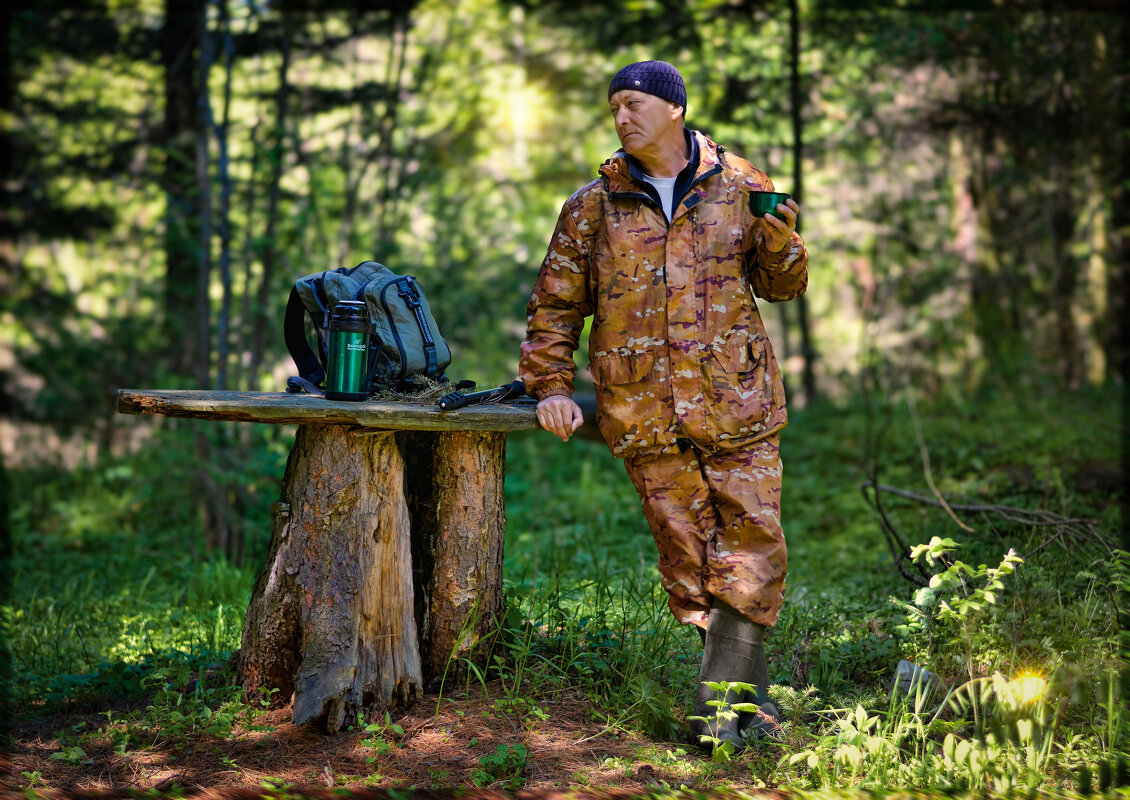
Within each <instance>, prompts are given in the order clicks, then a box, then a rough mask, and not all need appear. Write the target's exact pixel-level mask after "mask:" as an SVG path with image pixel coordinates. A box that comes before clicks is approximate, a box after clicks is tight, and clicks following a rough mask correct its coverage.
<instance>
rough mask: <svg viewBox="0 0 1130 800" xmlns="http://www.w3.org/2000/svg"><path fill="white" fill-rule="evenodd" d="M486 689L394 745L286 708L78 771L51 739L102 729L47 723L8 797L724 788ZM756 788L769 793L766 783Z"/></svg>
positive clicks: (400, 720)
mask: <svg viewBox="0 0 1130 800" xmlns="http://www.w3.org/2000/svg"><path fill="white" fill-rule="evenodd" d="M487 690H488V694H486V695H484V694H483V692H482V691H481V690H478V689H473V690H472V691H471V693H470V696H462V697H459V696H456V697H454V698H445V699H444V700H442V701H438V699H437V697H436V696H434V695H433V696H425V697H424V698H422V699H421V700H419V701H417V702H415V703H413V704H412V705H411V706H410V707H409V708H407V709H406V710H405V711H402V712H400V713H398V714H395V715H393V716H392V718H391V721H392V722H393V723H395V724H397V725H399V726H400V727H401V728H402V729H403V731H404V733H403V734H402V735H401V734H397V733H395V732H393V731H392V730H391V728H390V729H389V730H388V731H387V732H385V733H384V734H383V735H374V733H366V732H364V731H362V730H351V731H344V732H341V733H338V734H333V735H327V734H325V733H323V732H321V731H320V730H318V729H311V727H310V726H305V727H298V726H295V725H294V724H293V723H291V722H290V708H289V707H286V708H281V709H277V710H274V711H270V712H267V713H266V714H265V715H263V716H261V717H260V718H259V719H258V720H257V727H258V726H268V727H270V728H272V730H258V731H256V730H245V729H241V728H240V727H238V726H237V727H236V728H235V729H233V731H232V735H231V736H230V737H228V738H225V739H218V738H213V737H205V738H202V739H200V740H198V741H195V742H193V741H189V742H187V743H185V742H181V743H180V746H179V747H178V746H176V743H172V742H168V741H165V740H163V738H162V737H161V736H160V735H159V734H158V735H157V736H156V738H155V740H154V741H153V743H152V745H151V746H148V747H144V748H142V749H138V750H127V751H126V752H125V753H124V754H121V753H118V752H116V751H115V749H114V747H113V743H112V742H110V741H109V739H106V738H103V739H99V738H98V737H91V738H90V739H88V740H87V741H86V742H84V743H83V749H84V750H85V752H86V759H85V763H81V764H78V765H72V764H69V763H67V762H66V761H63V760H59V759H52V758H51V756H52V754H54V753H57V752H59V751H60V743H59V741H58V739H57V738H56V736H57V732H58V731H59V730H62V729H65V728H67V727H70V726H74V725H76V724H79V723H81V722H82V720H84V719H85V720H86V725H87V727H86V729H87V730H95V731H96V730H98V729H99V727H100V726H102V725H105V723H106V718H105V717H104V716H103V715H101V714H91V715H90V716H87V717H83V716H81V715H78V716H76V715H73V714H72V715H69V716H67V717H63V716H54V717H45V718H41V719H38V720H34V721H30V722H26V723H17V724H15V725H13V727H12V731H11V732H12V735H13V739H14V742H13V747H12V752H11V753H10V758H11V763H10V772H9V775H10V776H11V777H10V783H9V788H10V789H17V790H21V789H25V788H27V787H28V786H29V785H31V786H32V787H33V788H34V789H35V790H36V791H37V792H40V793H41V794H42V795H45V796H47V797H50V796H53V795H61V794H64V793H66V794H69V793H71V792H74V791H76V790H78V791H93V792H98V793H103V792H109V793H114V794H117V793H118V792H121V791H123V790H135V791H136V790H142V791H144V790H148V789H156V790H158V791H161V792H164V791H170V790H176V789H177V788H180V789H183V790H185V791H187V792H190V793H192V792H197V791H199V790H202V789H209V790H219V791H220V792H221V796H227V793H229V792H234V793H235V794H240V792H239V791H238V790H239V789H258V790H262V788H263V787H267V786H275V787H280V788H281V787H284V786H287V785H290V786H293V787H296V788H302V789H305V790H317V789H321V790H332V789H335V788H348V789H351V790H354V791H361V790H368V789H394V788H401V789H403V788H409V787H414V788H416V789H420V790H422V789H432V790H440V791H444V792H448V791H450V790H452V789H460V788H461V789H463V790H465V791H469V793H470V794H471V796H474V795H475V794H476V793H480V792H482V791H483V790H487V792H488V793H489V791H490V790H499V791H500V792H512V791H515V790H518V789H521V790H522V794H523V795H525V794H527V793H533V795H534V796H544V795H552V794H556V793H558V792H560V791H562V790H567V791H573V792H576V791H581V792H585V791H590V790H593V791H600V792H607V791H609V790H612V791H614V793H615V794H619V793H620V792H621V791H625V792H628V793H632V792H638V793H646V792H648V791H650V790H655V789H661V788H665V787H667V786H669V787H671V788H674V789H678V788H679V787H680V786H682V785H685V786H686V787H687V788H688V789H697V790H703V789H707V788H711V786H712V785H716V781H717V780H718V779H719V778H722V777H723V776H722V775H720V774H718V773H717V772H715V773H713V775H712V777H711V778H710V779H707V778H704V777H703V775H704V772H705V773H706V774H708V775H709V774H711V773H710V771H709V770H705V771H704V770H703V769H701V767H702V766H703V764H704V763H705V762H706V761H708V759H707V758H705V757H704V755H703V754H702V753H701V752H700V751H699V750H697V749H696V748H694V747H691V746H690V745H686V744H680V743H678V742H670V743H664V742H656V741H652V740H649V739H647V738H646V737H644V736H642V735H629V734H623V733H617V732H614V731H608V730H607V729H606V725H607V722H606V721H605V720H604V718H603V717H600V718H596V717H598V716H599V715H594V714H593V713H591V712H592V710H591V708H590V706H589V705H588V703H587V702H586V701H585V700H584V698H583V697H581V696H576V697H569V696H564V697H561V698H560V699H557V700H556V701H555V702H548V701H539V702H538V703H537V708H538V709H540V712H542V713H530V710H529V708H528V707H527V708H525V709H522V710H521V711H522V712H524V713H515V710H514V709H513V708H506V707H505V704H500V703H498V702H496V700H498V698H500V697H501V696H502V692H501V691H500V688H499V687H498V686H497V685H488V687H487ZM437 703H438V708H437ZM542 717H545V718H544V719H542ZM382 721H383V720H382ZM366 740H368V741H366ZM382 741H383V744H382ZM500 745H503V746H506V747H510V748H515V746H517V745H521V746H523V747H525V748H526V750H527V755H526V759H525V764H524V765H523V766H522V767H521V769H520V771H519V772H517V773H516V775H514V776H513V781H512V782H511V781H509V780H507V779H506V777H505V776H504V775H501V774H497V775H489V776H488V775H484V770H485V769H488V768H489V765H488V767H487V768H484V765H483V764H482V763H481V759H483V758H484V757H488V756H491V755H493V754H495V753H496V751H497V748H498V747H499V746H500ZM777 757H779V754H778V755H777V756H774V757H773V758H772V762H775V761H776V758H777ZM6 766H7V765H6ZM476 770H478V771H479V772H478V774H476ZM755 771H756V770H751V769H750V768H749V766H748V763H747V765H746V766H745V767H744V768H743V769H741V770H738V771H733V774H728V775H726V776H725V782H726V785H728V786H729V787H731V788H742V787H743V785H744V786H745V787H750V788H752V787H753V786H754V785H756V784H757V783H758V782H759V781H758V780H757V779H756V778H755V777H754V774H753V773H754V772H755ZM494 772H495V773H500V772H501V770H497V769H496V770H495V771H494ZM727 772H728V773H730V772H731V770H727ZM35 773H39V775H38V776H34V774H35ZM33 776H34V777H33ZM476 778H478V782H477V783H476ZM762 785H763V786H768V787H769V788H772V786H773V784H772V782H771V781H769V782H766V783H764V784H762ZM209 794H211V793H210V792H209Z"/></svg>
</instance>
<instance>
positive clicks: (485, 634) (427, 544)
mask: <svg viewBox="0 0 1130 800" xmlns="http://www.w3.org/2000/svg"><path fill="white" fill-rule="evenodd" d="M404 442H405V457H406V460H407V462H408V464H409V470H408V474H409V475H410V476H411V480H410V485H409V486H408V488H407V491H408V496H409V501H408V502H409V509H410V511H411V514H412V559H413V572H414V581H415V584H416V620H417V622H418V624H419V628H420V652H421V659H422V662H423V673H424V684H425V688H426V689H428V690H429V691H436V690H438V689H439V688H440V686H441V684H444V683H447V685H450V684H451V682H452V681H457V680H458V679H459V678H460V677H461V676H462V675H464V674H465V672H466V669H467V664H466V660H467V659H469V660H471V661H472V662H473V663H477V664H482V665H486V664H488V663H489V661H490V659H489V653H490V650H491V646H492V645H493V643H494V638H495V634H496V633H497V632H498V631H499V630H500V626H501V621H502V617H503V597H502V542H503V535H504V531H505V527H506V514H505V510H504V507H503V492H502V483H503V476H504V474H505V461H506V455H505V453H506V448H505V434H503V433H501V432H498V431H486V432H483V431H454V432H442V433H431V434H427V435H421V434H418V433H417V434H411V435H404Z"/></svg>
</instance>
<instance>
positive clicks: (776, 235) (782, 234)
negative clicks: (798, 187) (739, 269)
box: [762, 197, 800, 253]
mask: <svg viewBox="0 0 1130 800" xmlns="http://www.w3.org/2000/svg"><path fill="white" fill-rule="evenodd" d="M777 210H778V211H779V212H781V213H782V214H784V215H785V219H784V220H783V221H782V220H779V219H777V218H776V217H775V216H773V215H772V214H770V213H766V214H765V215H764V216H763V217H762V219H764V220H765V227H764V228H763V229H762V230H763V231H764V236H765V239H764V243H765V249H766V250H768V251H769V252H770V253H777V252H779V251H780V250H781V248H782V247H784V246H785V243H786V242H788V241H789V239H790V238H791V237H792V235H793V231H795V230H796V217H797V214H799V213H800V206H798V205H797V204H796V202H794V201H793V199H792V198H791V197H790V198H789V199H788V200H786V201H785V202H784V203H778V204H777Z"/></svg>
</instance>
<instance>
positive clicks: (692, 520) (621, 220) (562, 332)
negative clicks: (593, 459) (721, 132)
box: [519, 131, 808, 626]
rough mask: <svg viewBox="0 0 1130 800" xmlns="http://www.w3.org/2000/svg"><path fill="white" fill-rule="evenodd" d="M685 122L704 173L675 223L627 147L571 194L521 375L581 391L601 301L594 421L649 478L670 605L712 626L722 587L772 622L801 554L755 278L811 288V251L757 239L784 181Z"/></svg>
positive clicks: (643, 484) (791, 289)
mask: <svg viewBox="0 0 1130 800" xmlns="http://www.w3.org/2000/svg"><path fill="white" fill-rule="evenodd" d="M687 137H688V143H689V144H690V150H691V165H692V167H693V179H692V180H691V182H690V188H689V190H688V191H686V193H685V194H683V195H682V197H681V198H679V197H676V205H675V207H674V209H673V211H672V220H671V222H670V224H668V222H667V219H666V217H665V216H664V215H663V212H662V210H661V209H660V208H659V207H658V205H657V204H656V202H655V200H654V192H650V187H647V185H646V184H645V183H644V181H643V180H642V179H641V178H639V177H638V172H636V174H635V175H633V172H634V171H636V170H638V166H636V165H634V164H631V163H630V162H629V159H628V157H627V156H626V154H625V153H624V152H623V151H620V152H617V153H616V154H615V155H613V157H612V158H611V159H609V160H608V161H607V162H605V163H604V164H603V165H602V166H601V168H600V176H599V177H598V178H597V179H596V180H594V181H593V182H591V183H589V184H588V185H587V186H584V187H582V188H581V189H580V190H579V191H577V192H576V193H575V194H574V195H573V196H572V197H570V198H569V199H568V200H567V201H566V203H565V205H564V207H563V208H562V210H561V214H560V216H559V218H558V222H557V227H556V229H555V231H554V233H553V238H552V239H551V241H550V245H549V250H548V253H547V255H546V257H545V261H544V262H543V263H542V267H541V271H540V273H539V275H538V279H537V282H536V284H535V287H534V291H533V294H532V296H531V298H530V302H529V306H528V308H527V315H528V329H527V334H526V339H525V341H524V342H523V343H522V355H521V360H520V366H519V373H520V375H521V377H522V380H523V381H524V382H525V384H526V388H527V391H528V392H529V393H530V394H531V395H533V396H534V397H536V398H538V399H539V400H540V399H543V398H545V397H549V396H552V395H572V393H573V377H574V372H575V367H574V363H573V351H574V350H575V349H576V347H577V346H578V343H579V340H580V335H581V331H582V328H583V323H584V318H585V317H587V316H590V315H591V316H592V317H593V320H592V328H591V332H590V336H589V361H590V363H591V371H592V377H593V380H594V382H595V384H596V403H597V424H598V426H599V428H600V431H601V434H602V435H603V437H604V439H605V441H606V442H607V443H608V446H609V447H610V448H611V450H612V452H613V454H614V455H616V456H618V457H620V458H623V459H625V464H626V466H627V470H628V474H629V475H630V476H631V478H632V481H633V482H634V483H635V485H636V488H637V490H638V491H639V493H640V497H641V500H642V501H643V505H644V512H645V515H646V516H647V518H648V521H649V523H650V525H651V527H652V532H653V533H654V535H655V539H656V544H657V545H658V548H659V553H660V573H661V574H662V576H663V583H664V587H665V588H666V589H667V591H668V592H669V593H670V605H671V610H672V611H673V613H674V614H675V616H676V617H678V618H679V620H680V621H682V622H685V623H692V624H697V625H699V626H704V625H705V622H706V612H707V611H708V610H709V607H710V598H711V597H712V596H715V595H717V596H721V597H723V598H725V599H726V602H728V603H730V604H731V605H732V606H733V607H734V608H736V609H737V610H738V611H740V612H741V613H742V614H743V615H745V616H747V617H748V618H750V619H752V620H753V621H755V622H759V623H761V624H766V625H772V624H774V623H775V622H776V619H777V613H778V611H779V609H780V606H781V598H782V594H783V591H784V576H785V571H786V567H787V560H786V554H785V542H784V536H783V535H782V533H781V527H780V518H779V512H778V496H779V494H780V482H781V467H780V459H779V457H778V455H777V441H778V437H777V432H778V431H779V430H780V429H781V428H782V427H784V426H785V424H786V422H787V415H786V411H785V395H784V386H783V383H782V379H781V373H780V370H779V369H778V367H777V362H776V359H775V358H774V356H773V350H772V347H771V345H770V343H769V339H768V337H767V336H766V333H765V327H764V325H763V324H762V321H761V317H760V315H759V314H758V312H757V307H756V305H755V303H754V301H753V298H752V296H751V292H750V290H751V287H752V290H753V293H754V294H756V295H757V296H758V297H761V298H763V299H765V300H768V301H770V302H778V301H782V300H791V299H792V298H794V297H797V296H798V295H800V294H801V292H803V291H804V288H805V285H806V283H807V275H808V272H807V261H808V258H807V254H806V252H805V249H804V243H803V242H802V241H801V238H800V236H799V235H797V234H795V233H794V234H793V236H792V238H791V240H790V241H788V242H787V243H786V244H785V246H784V247H783V248H782V249H781V250H780V251H779V252H777V253H770V252H769V251H767V250H765V249H764V247H762V246H761V245H760V236H759V228H760V226H761V225H763V224H764V223H763V222H762V221H761V220H760V218H759V217H755V216H754V215H753V214H752V213H751V212H750V210H749V204H748V202H747V200H748V197H747V192H748V191H751V190H758V189H772V183H771V182H770V180H769V178H768V177H767V176H766V175H765V174H764V173H763V172H761V171H759V170H757V169H755V168H754V167H753V166H752V165H751V164H750V163H749V162H748V161H746V160H744V159H742V158H738V157H735V156H733V155H731V154H728V153H725V152H724V150H723V148H722V147H721V146H719V145H717V144H715V143H714V142H713V141H711V140H710V139H709V138H707V137H706V136H704V135H703V134H701V133H697V132H689V131H688V132H687ZM696 164H697V166H695V165H696ZM649 192H650V193H649Z"/></svg>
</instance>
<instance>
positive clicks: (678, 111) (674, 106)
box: [667, 100, 687, 122]
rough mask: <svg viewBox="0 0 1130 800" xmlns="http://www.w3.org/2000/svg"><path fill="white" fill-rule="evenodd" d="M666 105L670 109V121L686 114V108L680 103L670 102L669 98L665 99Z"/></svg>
mask: <svg viewBox="0 0 1130 800" xmlns="http://www.w3.org/2000/svg"><path fill="white" fill-rule="evenodd" d="M667 105H668V106H670V107H671V108H670V111H671V121H672V122H674V121H675V120H677V119H678V118H679V117H681V116H683V115H684V114H686V112H687V110H686V109H685V108H683V107H682V106H681V105H679V104H678V103H672V102H671V101H670V100H668V101H667ZM684 121H685V120H684Z"/></svg>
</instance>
